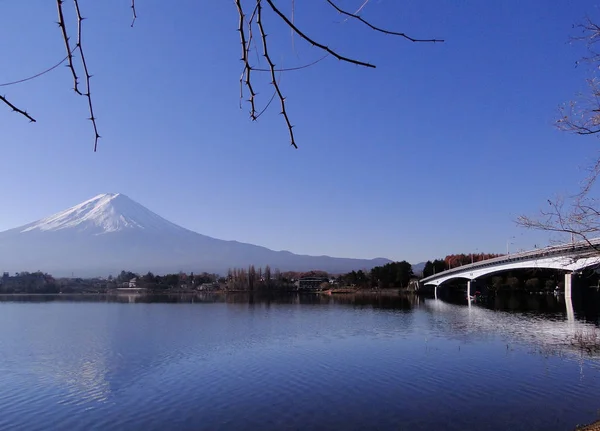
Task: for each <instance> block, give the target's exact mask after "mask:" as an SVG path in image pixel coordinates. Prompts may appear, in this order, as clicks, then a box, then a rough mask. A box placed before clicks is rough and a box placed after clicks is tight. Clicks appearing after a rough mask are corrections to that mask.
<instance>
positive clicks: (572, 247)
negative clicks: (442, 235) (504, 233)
mask: <svg viewBox="0 0 600 431" xmlns="http://www.w3.org/2000/svg"><path fill="white" fill-rule="evenodd" d="M590 243H591V245H590ZM595 246H599V247H600V238H594V239H592V240H590V241H589V243H588V242H587V241H579V242H577V243H571V244H562V245H558V246H548V247H544V248H540V249H535V250H529V251H524V252H520V253H514V254H512V255H511V254H508V255H504V256H500V257H494V258H492V259H487V260H481V261H479V262H474V263H468V264H466V265H462V266H457V267H456V268H451V269H447V270H445V271H442V272H440V273H438V274H434V275H430V276H429V277H425V278H423V279H421V281H429V280H435V279H436V278H439V277H442V274H443V275H444V276H446V275H450V274H454V273H456V272H464V271H466V270H469V269H478V268H486V267H489V266H494V265H497V264H500V263H509V262H518V261H522V260H529V259H531V258H532V257H540V258H541V257H547V256H553V255H559V254H564V252H566V251H571V252H575V251H590V250H596V248H595Z"/></svg>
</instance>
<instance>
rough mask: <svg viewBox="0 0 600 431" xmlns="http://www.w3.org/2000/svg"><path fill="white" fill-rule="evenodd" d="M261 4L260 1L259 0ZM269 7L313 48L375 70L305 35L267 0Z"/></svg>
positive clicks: (368, 64) (367, 64)
mask: <svg viewBox="0 0 600 431" xmlns="http://www.w3.org/2000/svg"><path fill="white" fill-rule="evenodd" d="M257 1H259V2H260V0H257ZM265 1H266V2H267V3H268V4H269V6H270V7H271V9H272V10H273V12H275V13H276V14H277V15H279V17H280V18H281V19H282V20H283V21H284V22H285V23H286V24H287V25H288V26H289V27H291V28H292V29H293V30H294V31H295V32H296V33H298V35H299V36H300V37H301V38H302V39H304V40H305V41H307V42H308V43H310V44H311V45H313V46H316V47H317V48H319V49H322V50H323V51H325V52H328V53H329V54H331V55H333V56H334V57H335V58H337V59H338V60H340V61H345V62H348V63H352V64H356V65H358V66H364V67H372V68H375V65H373V64H370V63H366V62H364V61H360V60H354V59H352V58H349V57H345V56H343V55H340V54H338V53H337V52H335V51H333V50H332V49H330V48H329V47H327V46H325V45H323V44H321V43H319V42H317V41H315V40H314V39H311V38H310V37H309V36H307V35H306V34H304V33H303V32H302V31H301V30H300V29H299V28H298V27H296V25H294V23H293V22H291V21H290V19H289V18H288V17H287V16H285V14H283V12H281V11H280V10H279V9H277V6H275V5H274V4H273V1H272V0H265Z"/></svg>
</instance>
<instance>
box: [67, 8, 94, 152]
mask: <svg viewBox="0 0 600 431" xmlns="http://www.w3.org/2000/svg"><path fill="white" fill-rule="evenodd" d="M73 2H74V3H75V10H76V12H77V46H76V48H77V49H78V50H79V56H80V57H81V65H82V66H83V72H84V73H85V93H84V94H83V96H85V97H86V98H87V101H88V108H89V111H90V118H89V120H90V121H91V122H92V125H93V126H94V152H96V150H97V149H98V139H100V134H99V133H98V126H97V124H96V117H95V116H94V105H93V103H92V93H91V91H90V78H91V77H92V76H91V75H90V73H89V71H88V67H87V62H86V61H85V54H84V52H83V45H82V40H81V35H82V34H81V23H82V22H83V20H84V18H83V17H82V16H81V10H80V9H79V0H73ZM79 94H82V93H79Z"/></svg>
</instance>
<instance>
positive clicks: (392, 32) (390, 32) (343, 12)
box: [267, 0, 444, 43]
mask: <svg viewBox="0 0 600 431" xmlns="http://www.w3.org/2000/svg"><path fill="white" fill-rule="evenodd" d="M267 1H268V0H267ZM327 3H329V4H330V5H331V6H332V7H333V8H334V9H335V10H337V11H338V12H339V13H341V14H342V15H346V16H349V17H351V18H354V19H357V20H359V21H360V22H362V23H363V24H365V25H367V26H369V27H370V28H371V29H373V30H375V31H378V32H381V33H385V34H391V35H393V36H401V37H403V38H405V39H407V40H410V41H411V42H434V43H435V42H443V41H444V40H443V39H415V38H413V37H410V36H408V35H407V34H406V33H399V32H397V31H389V30H384V29H382V28H379V27H376V26H374V25H373V24H371V23H370V22H369V21H367V20H365V19H364V18H363V17H361V16H360V15H357V14H354V13H351V12H347V11H345V10H343V9H341V8H340V7H339V6H338V5H336V4H335V3H334V2H333V1H332V0H327Z"/></svg>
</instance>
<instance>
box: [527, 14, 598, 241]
mask: <svg viewBox="0 0 600 431" xmlns="http://www.w3.org/2000/svg"><path fill="white" fill-rule="evenodd" d="M577 27H578V28H579V29H580V30H581V31H582V34H581V35H580V36H578V37H575V38H574V39H575V40H576V41H578V42H583V43H585V44H586V45H587V48H588V53H589V55H588V56H587V57H584V58H583V59H582V60H581V61H580V62H578V63H579V64H581V65H587V66H589V68H590V70H591V73H592V76H591V77H590V78H589V79H588V80H587V83H588V88H589V91H588V93H587V94H585V95H582V96H581V97H579V98H578V99H577V100H572V101H570V102H568V103H566V104H565V105H564V106H562V107H561V108H560V116H559V118H558V120H557V121H556V126H557V127H558V129H559V130H562V131H565V132H569V133H574V134H576V135H580V136H594V135H595V136H596V137H600V81H599V78H598V76H597V73H598V70H599V68H600V53H598V51H597V50H596V46H597V43H598V41H600V26H598V25H597V24H596V23H594V22H593V21H591V20H589V19H588V20H587V21H586V22H585V23H584V24H581V25H579V26H577ZM587 170H588V172H587V176H586V177H585V178H584V179H583V182H582V184H581V188H580V190H579V191H578V192H577V193H576V194H575V195H573V196H569V197H557V198H555V199H548V206H547V208H546V209H544V210H542V211H540V214H539V215H538V216H535V217H530V216H520V217H519V218H518V219H517V224H518V225H520V226H523V227H525V228H529V229H536V230H542V231H547V232H552V233H557V234H559V235H560V236H565V235H568V236H570V237H571V238H572V240H578V241H586V242H587V243H588V244H589V245H590V246H592V247H594V248H596V247H598V245H597V244H595V243H592V242H591V239H593V238H595V237H598V236H599V234H600V201H598V198H597V197H596V195H597V192H596V188H595V187H596V183H597V179H598V176H599V175H600V156H599V157H597V158H596V160H595V161H594V162H593V163H592V164H591V165H590V166H589V167H588V169H587ZM599 251H600V250H599Z"/></svg>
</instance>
